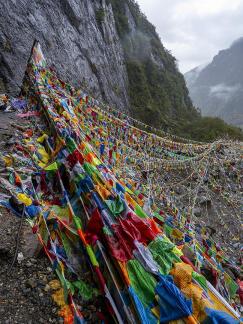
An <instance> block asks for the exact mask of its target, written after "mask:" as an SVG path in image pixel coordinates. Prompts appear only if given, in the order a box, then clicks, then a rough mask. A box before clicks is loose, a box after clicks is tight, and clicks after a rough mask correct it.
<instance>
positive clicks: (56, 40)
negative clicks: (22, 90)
mask: <svg viewBox="0 0 243 324" xmlns="http://www.w3.org/2000/svg"><path fill="white" fill-rule="evenodd" d="M0 10H1V12H2V13H4V14H3V15H1V17H0V92H10V93H12V94H13V93H17V92H18V89H19V88H18V87H19V86H20V85H21V80H22V77H23V73H24V70H25V67H26V62H27V59H28V56H29V53H30V49H31V46H32V44H33V41H34V39H38V40H39V41H40V43H41V46H42V48H43V51H44V53H45V55H46V57H47V59H48V61H49V62H51V63H53V65H54V67H56V69H57V71H58V72H59V74H60V76H61V77H62V78H63V79H65V80H68V81H70V82H71V83H72V84H73V85H77V86H80V85H82V86H83V87H84V88H85V89H87V90H88V91H89V92H90V93H92V94H94V95H95V96H96V97H97V98H99V99H102V100H105V101H106V102H108V103H109V104H112V105H115V106H116V107H118V108H119V109H122V108H123V109H125V107H131V108H132V112H133V114H134V115H135V117H138V118H140V119H142V120H144V121H145V122H147V123H151V124H155V125H156V126H160V125H161V123H163V124H164V125H165V124H166V123H167V124H168V120H171V119H178V118H179V117H185V118H189V119H190V118H191V116H192V115H195V114H196V111H195V110H194V108H193V106H192V103H191V101H190V98H189V96H188V91H187V88H186V86H185V82H184V79H183V76H182V75H181V74H180V73H179V72H178V69H177V67H176V63H175V58H174V57H173V56H172V55H171V54H170V53H169V52H168V51H167V50H166V49H165V48H164V47H163V45H162V44H161V41H160V39H159V37H158V35H157V33H156V31H155V28H154V27H153V26H152V25H151V24H150V23H149V22H148V21H147V19H146V17H145V16H144V15H143V14H142V13H141V12H140V10H139V8H138V6H137V5H136V3H135V2H134V1H132V0H124V1H120V0H92V1H91V0H60V1H57V0H53V1H51V2H50V1H47V0H44V1H40V0H38V1H31V0H21V1H16V0H9V1H1V3H0ZM155 117H156V118H155ZM166 121H167V122H166Z"/></svg>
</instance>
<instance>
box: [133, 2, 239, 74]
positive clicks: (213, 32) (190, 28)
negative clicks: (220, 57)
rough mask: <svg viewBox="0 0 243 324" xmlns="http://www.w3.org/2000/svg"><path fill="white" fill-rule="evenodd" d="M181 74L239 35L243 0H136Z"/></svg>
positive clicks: (211, 55)
mask: <svg viewBox="0 0 243 324" xmlns="http://www.w3.org/2000/svg"><path fill="white" fill-rule="evenodd" d="M138 3H139V5H140V7H141V9H142V11H143V12H144V13H145V15H146V16H147V17H148V19H149V20H150V22H152V23H153V24H154V25H155V27H156V29H157V32H158V34H159V35H160V37H161V40H162V42H163V44H164V46H165V47H166V48H167V49H169V50H171V51H172V54H173V55H174V56H175V57H176V58H177V60H178V63H179V68H180V70H181V71H182V72H183V73H184V72H186V71H188V70H190V69H192V68H194V67H196V66H198V65H201V64H204V63H207V62H210V61H211V60H212V58H213V56H214V55H216V54H217V53H218V51H219V50H220V49H224V48H227V47H229V46H230V45H231V43H232V42H233V41H235V40H236V39H237V38H239V37H242V36H243V0H233V1H228V0H213V1H212V0H203V1H199V0H138Z"/></svg>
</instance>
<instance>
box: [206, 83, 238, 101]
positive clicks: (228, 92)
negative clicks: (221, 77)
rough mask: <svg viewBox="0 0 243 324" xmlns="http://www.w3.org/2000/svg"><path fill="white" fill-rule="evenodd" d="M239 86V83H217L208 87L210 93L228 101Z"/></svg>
mask: <svg viewBox="0 0 243 324" xmlns="http://www.w3.org/2000/svg"><path fill="white" fill-rule="evenodd" d="M240 88H241V85H240V84H235V85H233V86H228V85H226V84H223V83H221V84H217V85H215V86H213V87H211V88H210V95H211V96H212V97H216V98H218V99H221V100H223V101H228V100H229V99H230V98H231V97H232V96H233V95H234V94H235V93H236V92H237V91H239V90H240Z"/></svg>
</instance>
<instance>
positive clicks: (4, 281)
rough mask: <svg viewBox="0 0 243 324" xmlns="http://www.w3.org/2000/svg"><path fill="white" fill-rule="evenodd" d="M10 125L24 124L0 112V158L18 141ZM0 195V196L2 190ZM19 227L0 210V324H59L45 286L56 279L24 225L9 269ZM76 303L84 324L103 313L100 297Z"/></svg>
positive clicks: (57, 309)
mask: <svg viewBox="0 0 243 324" xmlns="http://www.w3.org/2000/svg"><path fill="white" fill-rule="evenodd" d="M11 123H15V124H17V125H21V126H24V125H25V124H26V123H28V120H27V119H22V118H18V117H17V116H16V114H15V113H10V112H8V113H7V112H1V111H0V154H1V152H4V153H7V152H10V151H11V147H12V144H14V143H15V142H16V140H17V138H18V135H17V133H16V132H15V130H14V127H12V126H11V125H10V124H11ZM2 167H3V166H0V169H1V168H2ZM0 192H3V189H2V188H1V189H0ZM19 224H20V219H19V218H17V217H16V216H15V215H13V214H12V213H11V212H9V211H7V210H6V209H5V208H2V207H0V324H30V323H35V324H39V323H63V319H62V318H61V317H59V316H58V311H59V308H58V306H57V305H56V304H55V303H54V302H53V300H52V297H51V294H52V291H51V288H50V286H49V283H50V281H52V280H54V279H57V277H56V275H55V274H54V273H53V271H52V269H51V268H50V262H49V260H48V259H47V257H46V255H45V254H44V253H43V252H42V251H41V247H40V245H39V242H38V239H37V236H35V235H33V233H32V230H31V228H30V226H29V224H28V223H27V222H26V221H24V222H23V226H22V229H21V231H20V238H19V246H18V255H19V257H18V258H17V261H16V262H15V264H14V266H13V267H12V269H10V268H11V264H12V261H13V258H14V254H15V250H16V238H17V233H18V228H19ZM87 276H88V277H87V278H86V279H87V280H88V281H89V282H90V283H91V282H93V280H94V279H93V277H92V274H91V273H87ZM76 302H77V304H78V306H79V309H80V310H81V312H82V314H83V316H84V319H85V321H86V323H98V322H100V321H99V319H98V317H97V310H99V311H102V310H103V312H104V309H105V304H104V300H103V298H102V297H101V296H97V297H96V298H94V299H92V300H90V301H84V300H82V299H80V298H78V300H76Z"/></svg>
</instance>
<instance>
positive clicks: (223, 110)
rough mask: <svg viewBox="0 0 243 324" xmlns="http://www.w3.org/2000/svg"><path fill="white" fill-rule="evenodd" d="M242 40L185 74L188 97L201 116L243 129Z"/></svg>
mask: <svg viewBox="0 0 243 324" xmlns="http://www.w3.org/2000/svg"><path fill="white" fill-rule="evenodd" d="M242 59H243V38H240V39H239V40H237V41H235V42H234V43H233V44H232V46H231V47H230V48H228V49H226V50H222V51H220V52H219V53H218V54H217V55H216V56H215V57H214V58H213V60H212V62H211V63H210V64H208V65H207V66H204V67H203V68H195V69H193V70H191V71H189V72H187V73H186V74H185V78H186V81H187V85H188V88H189V90H190V95H191V97H192V100H193V102H194V104H195V105H196V106H198V107H199V108H200V109H201V111H202V114H203V115H208V116H218V117H221V118H222V119H224V120H225V121H226V122H228V123H231V124H234V125H237V126H241V127H243V64H242Z"/></svg>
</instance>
